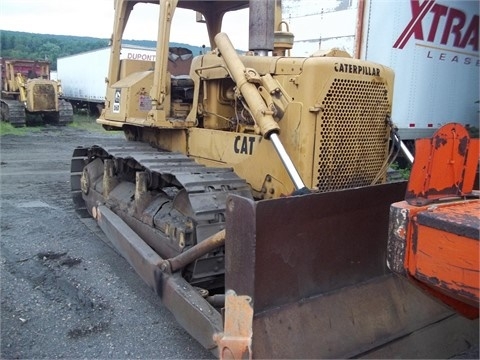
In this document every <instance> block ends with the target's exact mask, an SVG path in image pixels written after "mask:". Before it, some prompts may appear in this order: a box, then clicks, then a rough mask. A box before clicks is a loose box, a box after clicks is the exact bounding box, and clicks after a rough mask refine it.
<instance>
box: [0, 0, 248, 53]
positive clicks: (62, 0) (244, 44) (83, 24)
mask: <svg viewBox="0 0 480 360" xmlns="http://www.w3.org/2000/svg"><path fill="white" fill-rule="evenodd" d="M113 3H114V0H80V1H74V0H0V30H12V31H23V32H31V33H40V34H54V35H74V36H89V37H95V38H110V36H111V34H112V29H113V15H114V10H113ZM235 13H236V14H234V15H233V14H232V16H231V17H227V16H226V17H225V18H224V24H225V25H224V29H222V30H223V31H225V32H226V33H227V34H228V35H229V37H230V40H231V41H232V43H233V45H234V46H235V47H236V48H238V49H247V48H248V36H247V35H246V34H247V30H248V15H247V12H246V10H240V11H237V12H235ZM134 14H135V18H134ZM157 19H158V6H155V5H149V4H138V5H136V6H135V8H134V12H132V15H131V20H132V21H131V22H129V25H128V27H127V29H126V30H125V34H124V39H135V40H156V31H157ZM184 24H188V26H187V25H184ZM171 41H172V42H178V43H185V44H190V45H196V46H202V45H206V46H209V43H208V38H207V36H206V27H205V24H201V23H196V21H195V13H193V12H190V11H187V10H183V9H177V10H176V12H175V16H174V23H173V31H172V33H171Z"/></svg>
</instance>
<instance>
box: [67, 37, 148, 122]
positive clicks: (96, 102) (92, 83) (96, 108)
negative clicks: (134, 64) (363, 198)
mask: <svg viewBox="0 0 480 360" xmlns="http://www.w3.org/2000/svg"><path fill="white" fill-rule="evenodd" d="M109 59H110V47H105V48H102V49H98V50H93V51H88V52H84V53H80V54H75V55H71V56H66V57H62V58H58V60H57V76H58V78H59V79H61V80H62V87H63V98H64V99H66V100H68V101H69V102H70V103H71V104H72V106H73V107H74V108H85V109H87V110H88V111H89V112H90V113H92V114H98V113H99V112H100V111H101V109H103V107H104V101H105V92H106V83H105V78H106V77H107V74H108V63H109ZM121 59H131V60H144V61H151V62H153V61H155V49H152V48H145V47H138V46H133V45H124V46H123V48H122V53H121Z"/></svg>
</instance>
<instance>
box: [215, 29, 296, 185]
mask: <svg viewBox="0 0 480 360" xmlns="http://www.w3.org/2000/svg"><path fill="white" fill-rule="evenodd" d="M215 43H216V45H217V47H218V49H219V50H220V54H221V55H222V57H223V59H224V60H225V64H226V65H227V69H228V71H229V73H230V75H231V76H232V78H233V81H235V84H236V85H237V88H238V90H239V91H240V93H241V94H242V96H243V97H244V98H245V101H246V102H247V104H248V107H249V108H250V110H251V112H252V115H253V117H254V118H255V122H256V123H257V124H258V126H259V127H260V132H261V134H262V135H263V136H264V137H265V139H270V140H271V141H272V144H273V146H274V147H275V150H276V151H277V153H278V155H279V157H280V159H281V160H282V163H283V165H284V166H285V168H286V170H287V172H288V175H289V176H290V178H291V179H292V181H293V184H294V186H295V189H296V190H301V189H304V188H305V184H304V183H303V181H302V179H301V177H300V174H299V173H298V171H297V169H296V168H295V165H294V164H293V162H292V159H290V156H288V154H287V151H286V150H285V148H284V147H283V145H282V142H281V141H280V138H279V137H278V134H279V132H280V127H279V126H278V124H277V122H276V121H275V120H274V119H273V112H272V110H270V109H269V108H268V107H267V105H266V104H265V101H264V100H263V98H262V96H261V95H260V94H259V92H258V89H257V87H256V86H255V85H254V84H253V83H252V82H250V81H249V78H250V77H254V76H258V74H257V73H256V71H255V70H253V69H247V68H245V66H244V65H243V63H242V61H241V60H240V58H239V57H238V55H237V53H236V51H235V48H234V47H233V45H232V43H231V42H230V39H229V38H228V36H227V34H225V33H219V34H217V35H216V36H215Z"/></svg>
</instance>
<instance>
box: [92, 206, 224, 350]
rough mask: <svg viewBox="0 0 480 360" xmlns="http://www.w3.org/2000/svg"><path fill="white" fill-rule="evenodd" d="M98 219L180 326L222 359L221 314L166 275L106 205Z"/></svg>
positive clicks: (158, 259)
mask: <svg viewBox="0 0 480 360" xmlns="http://www.w3.org/2000/svg"><path fill="white" fill-rule="evenodd" d="M95 215H96V219H97V222H98V224H99V226H100V228H101V229H102V230H103V231H104V233H105V234H106V235H107V237H108V239H109V240H110V242H111V243H112V245H113V246H114V247H115V249H116V250H117V251H118V252H119V253H120V254H121V255H122V256H123V257H124V258H125V259H126V260H127V261H128V262H129V264H130V265H131V266H132V267H133V268H134V269H135V271H136V272H137V274H139V276H140V277H141V278H142V279H143V280H144V281H145V283H147V284H148V285H149V286H150V287H151V288H152V289H153V290H154V291H155V292H156V293H157V294H158V295H159V297H160V299H161V300H162V303H163V305H164V306H165V307H166V308H168V309H169V310H170V311H171V312H172V313H173V315H174V316H175V318H176V320H177V321H178V323H179V324H180V325H181V326H183V328H185V330H186V331H187V332H188V333H190V335H192V336H193V337H194V338H195V339H196V340H197V341H198V342H199V343H200V344H201V345H202V346H204V347H205V348H206V349H209V350H211V351H212V352H213V354H214V355H218V351H217V344H216V342H215V341H214V335H215V334H218V333H220V332H221V331H222V330H223V320H222V316H221V314H220V313H219V312H218V311H217V310H216V309H215V308H213V307H212V306H211V305H210V304H209V303H208V302H207V301H206V300H205V299H204V298H203V297H202V296H201V295H200V294H199V293H198V292H197V291H196V290H195V288H194V287H192V286H191V285H190V284H188V283H187V282H186V281H185V280H184V279H183V278H182V276H181V274H180V273H179V272H176V273H174V274H169V273H166V272H162V263H163V261H164V260H163V259H162V258H161V257H160V256H159V255H158V254H157V253H155V252H154V251H153V250H152V249H151V248H150V247H149V246H148V245H147V244H146V243H145V242H144V241H143V240H142V239H141V238H140V237H139V236H138V235H137V234H136V233H135V232H134V231H133V230H132V229H131V228H130V227H129V226H128V225H127V224H126V223H125V222H124V221H123V220H122V219H121V218H120V217H118V216H117V215H116V214H114V213H113V212H112V211H111V210H109V209H108V208H107V207H105V206H103V205H102V206H99V207H98V208H97V210H96V214H95Z"/></svg>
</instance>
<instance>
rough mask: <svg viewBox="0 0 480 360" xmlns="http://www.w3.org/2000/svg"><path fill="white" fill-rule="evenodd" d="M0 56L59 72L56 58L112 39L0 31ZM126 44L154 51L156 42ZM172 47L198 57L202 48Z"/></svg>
mask: <svg viewBox="0 0 480 360" xmlns="http://www.w3.org/2000/svg"><path fill="white" fill-rule="evenodd" d="M0 41H1V42H0V57H3V58H9V59H12V58H15V59H26V60H48V61H50V69H51V70H56V69H57V59H58V58H59V57H60V58H61V57H64V56H69V55H75V54H79V53H82V52H85V51H91V50H97V49H101V48H105V47H107V46H108V43H109V39H100V38H93V37H84V36H71V35H47V34H36V33H27V32H20V31H10V30H0ZM123 42H124V43H125V44H130V45H136V46H143V47H150V48H154V47H155V46H156V42H155V41H150V40H124V41H123ZM170 46H171V47H185V48H187V49H190V50H191V51H192V53H193V54H195V55H197V54H199V53H200V52H201V51H202V50H204V49H202V48H201V47H198V46H192V45H188V44H180V43H171V44H170Z"/></svg>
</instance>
